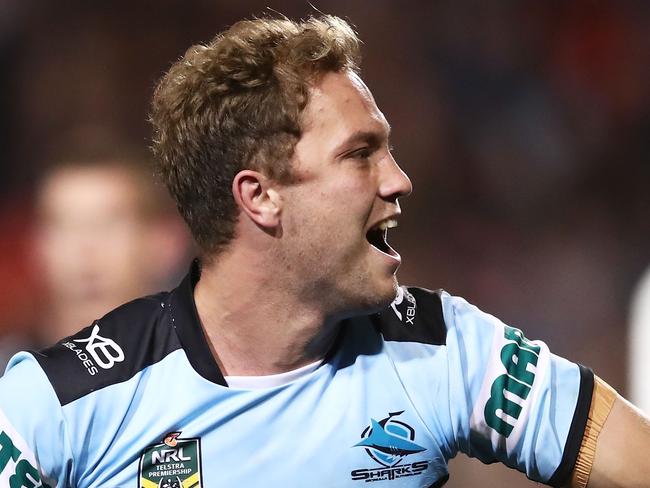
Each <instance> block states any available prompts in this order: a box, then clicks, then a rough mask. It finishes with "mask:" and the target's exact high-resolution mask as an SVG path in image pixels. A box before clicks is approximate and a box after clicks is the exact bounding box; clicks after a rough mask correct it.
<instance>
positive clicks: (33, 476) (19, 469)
mask: <svg viewBox="0 0 650 488" xmlns="http://www.w3.org/2000/svg"><path fill="white" fill-rule="evenodd" d="M28 476H29V478H28ZM40 481H41V476H40V474H39V473H38V470H37V469H36V468H35V467H34V466H32V465H31V464H29V461H27V460H26V459H23V460H21V461H20V462H19V463H18V464H17V465H16V474H14V475H12V476H11V478H9V487H10V488H34V487H35V486H39V485H40V484H41V483H40Z"/></svg>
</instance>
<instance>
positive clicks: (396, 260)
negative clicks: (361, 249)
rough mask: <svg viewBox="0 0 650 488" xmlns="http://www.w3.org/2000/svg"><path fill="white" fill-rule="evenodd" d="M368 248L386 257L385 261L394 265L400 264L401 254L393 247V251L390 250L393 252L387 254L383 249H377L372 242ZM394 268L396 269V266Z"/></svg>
mask: <svg viewBox="0 0 650 488" xmlns="http://www.w3.org/2000/svg"><path fill="white" fill-rule="evenodd" d="M370 248H371V249H372V250H373V251H375V253H377V254H379V255H380V256H382V257H383V258H384V259H386V261H389V262H391V263H393V264H395V265H396V266H399V265H400V264H401V262H402V257H401V256H400V255H399V254H398V253H397V251H395V250H394V249H393V251H392V252H393V254H387V253H385V252H384V251H380V250H379V249H377V248H376V247H375V246H373V245H372V244H370ZM396 269H397V268H396Z"/></svg>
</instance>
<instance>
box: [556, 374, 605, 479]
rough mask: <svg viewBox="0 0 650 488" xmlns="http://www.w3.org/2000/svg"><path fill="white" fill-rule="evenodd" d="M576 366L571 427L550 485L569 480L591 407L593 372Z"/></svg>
mask: <svg viewBox="0 0 650 488" xmlns="http://www.w3.org/2000/svg"><path fill="white" fill-rule="evenodd" d="M578 367H579V368H580V390H579V392H578V403H577V405H576V410H575V412H574V414H573V420H572V421H571V427H569V435H568V436H567V440H566V444H565V445H564V453H563V454H562V461H560V465H559V466H558V467H557V469H556V470H555V473H553V476H551V479H549V480H548V484H549V485H550V486H556V487H560V486H564V485H565V484H566V483H567V482H568V481H569V479H570V477H571V474H572V473H573V468H574V467H575V464H576V460H577V459H578V453H579V452H580V445H581V444H582V438H583V436H584V432H585V427H586V425H587V417H588V416H589V409H590V408H591V397H592V395H593V392H594V373H593V371H591V370H590V369H589V368H585V367H584V366H582V365H581V364H579V365H578Z"/></svg>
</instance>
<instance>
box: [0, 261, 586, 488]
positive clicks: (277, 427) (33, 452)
mask: <svg viewBox="0 0 650 488" xmlns="http://www.w3.org/2000/svg"><path fill="white" fill-rule="evenodd" d="M198 275H199V272H198V270H197V269H196V268H195V269H194V271H193V272H192V273H191V275H190V276H188V277H187V278H186V279H185V280H184V282H183V283H182V284H181V286H180V287H179V288H177V289H176V290H174V291H172V292H171V293H163V294H159V295H156V296H153V297H148V298H143V299H139V300H136V301H134V302H131V303H129V304H126V305H124V306H122V307H120V308H118V309H117V310H115V311H113V312H111V313H109V314H108V315H106V316H105V317H104V318H102V319H101V320H99V321H97V322H95V323H94V324H93V325H92V326H90V327H88V328H86V329H84V330H83V331H81V332H80V333H79V334H77V335H76V336H73V337H70V338H67V339H64V340H63V341H61V342H60V343H58V344H57V345H55V346H53V347H52V348H50V349H47V350H45V351H42V352H40V353H20V354H18V355H17V356H15V357H14V358H13V360H12V361H11V363H10V365H9V367H8V370H7V372H6V374H5V375H4V377H3V378H2V379H0V430H1V433H0V486H2V487H5V486H7V487H11V488H18V487H28V488H32V487H38V486H50V487H54V486H57V487H67V486H73V487H83V488H89V487H132V488H136V487H143V488H161V487H166V488H181V487H184V488H199V487H209V488H219V487H256V486H272V487H276V486H277V487H280V486H281V487H303V486H319V487H351V488H352V487H357V488H359V487H362V486H368V485H367V484H368V483H372V486H377V487H381V486H385V487H394V488H397V487H437V486H442V485H443V484H444V483H445V481H446V480H447V478H448V474H447V461H448V460H449V459H450V458H452V457H454V456H455V455H456V454H457V453H458V452H459V451H461V452H464V453H467V454H468V455H470V456H475V457H478V458H479V459H481V460H482V461H484V462H493V461H501V462H503V463H505V464H507V465H508V466H511V467H514V468H516V469H519V470H521V471H523V472H525V473H526V474H527V475H528V477H530V478H531V479H533V480H537V481H541V482H544V483H549V484H553V485H559V484H561V483H563V482H564V481H566V479H567V478H568V476H569V475H570V473H571V471H572V469H573V466H574V463H575V459H576V456H577V453H578V449H579V446H580V441H581V440H582V435H583V431H584V426H585V422H586V418H587V412H588V409H589V404H590V401H591V393H592V389H593V375H592V373H591V372H590V371H588V370H586V369H584V368H582V367H579V366H577V365H575V364H573V363H570V362H568V361H566V360H564V359H562V358H559V357H557V356H554V355H553V354H551V353H550V352H549V350H548V348H547V347H546V345H545V344H544V343H542V342H538V341H529V340H527V339H526V338H525V337H524V336H523V335H522V334H521V332H520V331H519V330H517V329H514V328H510V327H508V326H506V325H504V324H503V323H501V322H500V321H499V320H497V319H495V318H494V317H492V316H490V315H487V314H485V313H483V312H481V311H479V310H478V309H477V308H476V307H474V306H472V305H470V304H468V303H467V302H466V301H464V300H463V299H461V298H456V297H452V296H450V295H448V294H446V293H444V292H429V291H427V290H422V289H417V288H400V292H399V294H398V297H397V299H396V301H395V302H394V303H393V304H392V305H391V307H389V308H388V309H386V310H385V311H383V312H382V313H380V314H374V315H370V316H361V317H356V318H353V319H349V320H346V321H344V322H343V323H342V324H341V328H340V334H339V337H338V339H337V341H336V344H335V346H334V347H333V348H332V351H331V353H330V354H329V356H328V357H327V358H325V360H324V361H323V362H322V363H321V364H320V365H319V366H318V367H316V368H309V369H308V370H306V371H305V372H302V374H297V375H291V376H290V379H289V380H288V381H285V382H280V383H281V384H275V385H273V386H263V387H257V388H252V389H251V388H241V387H240V388H234V387H228V385H227V382H226V380H225V379H224V377H223V375H222V374H221V372H220V371H219V369H218V367H217V364H216V362H215V361H214V359H213V357H212V355H211V353H210V349H209V347H208V345H207V342H206V340H205V337H204V335H203V332H202V329H201V326H200V324H199V321H198V318H197V315H196V310H195V307H194V302H193V299H192V292H193V287H194V285H195V283H196V281H197V280H198V278H199V276H198Z"/></svg>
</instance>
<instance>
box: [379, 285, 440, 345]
mask: <svg viewBox="0 0 650 488" xmlns="http://www.w3.org/2000/svg"><path fill="white" fill-rule="evenodd" d="M444 296H448V295H447V294H446V292H444V291H443V290H436V291H431V290H427V289H425V288H417V287H407V286H400V287H399V288H398V289H397V296H396V297H395V300H394V301H393V303H391V305H390V306H389V307H388V308H386V309H385V310H383V311H382V312H380V313H378V314H376V315H374V316H373V318H372V320H373V323H374V325H375V327H377V329H378V330H379V332H380V333H381V335H382V336H383V337H384V340H387V341H396V342H419V343H423V344H430V345H444V344H445V341H446V336H447V326H446V324H445V317H444V312H443V297H444Z"/></svg>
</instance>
